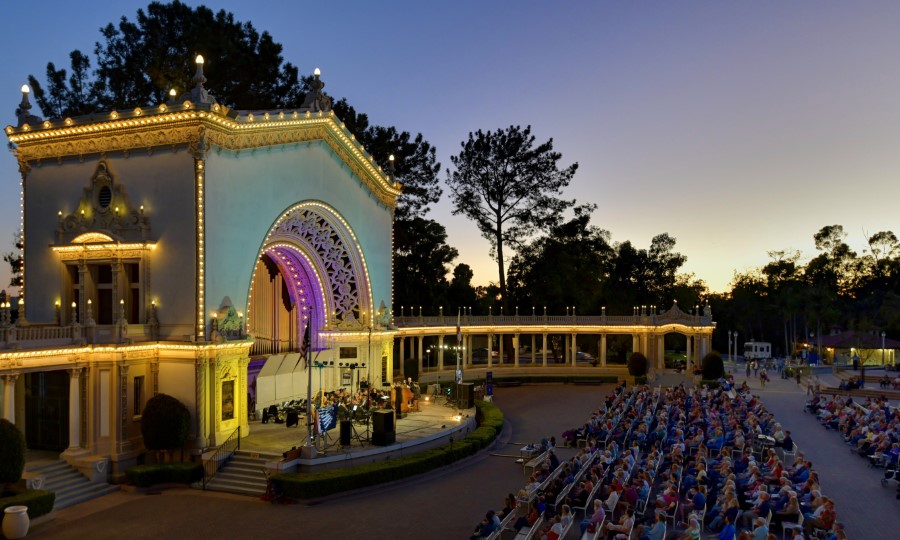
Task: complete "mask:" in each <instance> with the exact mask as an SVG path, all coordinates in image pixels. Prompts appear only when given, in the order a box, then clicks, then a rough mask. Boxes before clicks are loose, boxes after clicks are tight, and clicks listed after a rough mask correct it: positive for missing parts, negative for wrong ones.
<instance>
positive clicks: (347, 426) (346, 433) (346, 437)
mask: <svg viewBox="0 0 900 540" xmlns="http://www.w3.org/2000/svg"><path fill="white" fill-rule="evenodd" d="M352 428H353V423H352V422H351V421H350V420H341V439H340V440H341V447H343V448H347V447H349V446H350V439H351V437H352V436H353V431H352Z"/></svg>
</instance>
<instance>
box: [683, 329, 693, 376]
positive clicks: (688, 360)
mask: <svg viewBox="0 0 900 540" xmlns="http://www.w3.org/2000/svg"><path fill="white" fill-rule="evenodd" d="M692 337H693V336H691V335H689V334H688V335H686V336H685V338H686V339H687V341H686V345H685V347H684V349H685V350H684V354H685V359H684V365H685V368H686V370H687V372H688V373H691V372H692V370H693V369H694V368H693V366H692V365H691V364H692V360H693V355H691V347H692V344H691V339H692Z"/></svg>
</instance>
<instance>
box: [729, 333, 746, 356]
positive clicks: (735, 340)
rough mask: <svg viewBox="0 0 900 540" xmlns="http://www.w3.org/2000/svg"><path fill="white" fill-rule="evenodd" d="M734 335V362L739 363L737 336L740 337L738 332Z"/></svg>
mask: <svg viewBox="0 0 900 540" xmlns="http://www.w3.org/2000/svg"><path fill="white" fill-rule="evenodd" d="M732 335H733V336H734V361H735V362H737V349H738V347H737V336H738V333H737V330H735V331H734V332H732ZM745 360H746V359H745Z"/></svg>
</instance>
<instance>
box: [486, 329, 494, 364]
mask: <svg viewBox="0 0 900 540" xmlns="http://www.w3.org/2000/svg"><path fill="white" fill-rule="evenodd" d="M493 352H494V334H490V333H489V334H488V344H487V365H488V367H489V368H490V367H493V365H494V357H493Z"/></svg>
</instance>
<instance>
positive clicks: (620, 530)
mask: <svg viewBox="0 0 900 540" xmlns="http://www.w3.org/2000/svg"><path fill="white" fill-rule="evenodd" d="M632 527H634V508H631V507H629V508H628V509H627V510H625V513H624V514H622V517H620V518H619V522H618V523H607V524H606V532H607V533H616V534H615V536H614V538H615V539H616V540H627V538H628V535H629V533H630V532H631V528H632Z"/></svg>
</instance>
